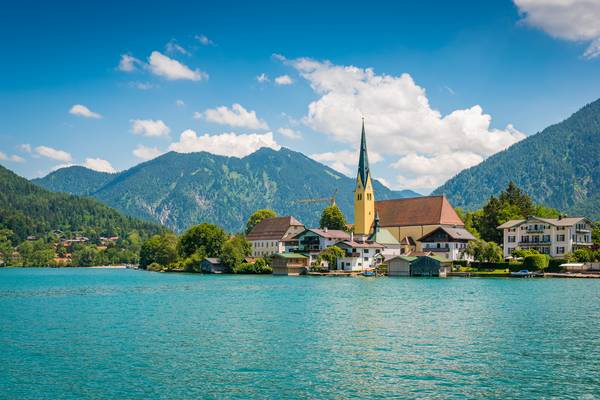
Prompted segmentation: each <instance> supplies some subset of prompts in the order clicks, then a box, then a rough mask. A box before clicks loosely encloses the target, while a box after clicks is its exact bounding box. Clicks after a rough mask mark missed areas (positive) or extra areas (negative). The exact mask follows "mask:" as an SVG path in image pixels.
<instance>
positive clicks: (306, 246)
mask: <svg viewBox="0 0 600 400" xmlns="http://www.w3.org/2000/svg"><path fill="white" fill-rule="evenodd" d="M294 239H295V240H297V241H298V242H297V246H298V247H297V248H292V246H287V247H286V248H287V249H288V251H295V250H297V251H300V252H301V253H302V254H305V255H306V256H308V258H309V264H312V262H313V261H314V258H315V257H316V256H317V255H318V254H319V253H320V252H321V251H323V250H325V249H326V248H328V247H331V246H333V245H335V244H337V243H339V242H341V241H344V240H349V239H350V234H349V233H348V232H344V231H342V230H336V229H327V228H324V229H317V228H310V229H305V230H304V231H303V232H301V233H299V234H298V235H296V236H295V237H294Z"/></svg>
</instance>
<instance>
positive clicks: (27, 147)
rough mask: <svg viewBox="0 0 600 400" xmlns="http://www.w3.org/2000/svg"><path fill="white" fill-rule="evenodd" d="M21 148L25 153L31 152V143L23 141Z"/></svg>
mask: <svg viewBox="0 0 600 400" xmlns="http://www.w3.org/2000/svg"><path fill="white" fill-rule="evenodd" d="M19 148H20V149H21V150H22V151H24V152H25V153H31V145H30V144H28V143H23V144H22V145H20V146H19Z"/></svg>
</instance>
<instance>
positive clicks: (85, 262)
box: [71, 246, 100, 267]
mask: <svg viewBox="0 0 600 400" xmlns="http://www.w3.org/2000/svg"><path fill="white" fill-rule="evenodd" d="M99 258H100V252H99V251H98V249H96V246H82V247H80V248H78V249H77V250H75V251H74V252H73V257H72V260H71V264H72V265H73V266H75V267H91V266H93V265H98V264H100V263H98V261H100V260H99Z"/></svg>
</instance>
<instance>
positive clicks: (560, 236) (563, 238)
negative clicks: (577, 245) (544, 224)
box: [556, 235, 565, 242]
mask: <svg viewBox="0 0 600 400" xmlns="http://www.w3.org/2000/svg"><path fill="white" fill-rule="evenodd" d="M556 241H557V242H564V241H565V235H556Z"/></svg>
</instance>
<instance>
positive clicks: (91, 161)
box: [83, 158, 117, 174]
mask: <svg viewBox="0 0 600 400" xmlns="http://www.w3.org/2000/svg"><path fill="white" fill-rule="evenodd" d="M83 166H84V167H86V168H89V169H93V170H94V171H98V172H108V173H111V174H114V173H115V172H117V170H115V169H114V168H113V166H112V165H111V164H110V163H109V162H108V161H106V160H103V159H102V158H86V159H85V162H84V163H83Z"/></svg>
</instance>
